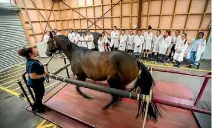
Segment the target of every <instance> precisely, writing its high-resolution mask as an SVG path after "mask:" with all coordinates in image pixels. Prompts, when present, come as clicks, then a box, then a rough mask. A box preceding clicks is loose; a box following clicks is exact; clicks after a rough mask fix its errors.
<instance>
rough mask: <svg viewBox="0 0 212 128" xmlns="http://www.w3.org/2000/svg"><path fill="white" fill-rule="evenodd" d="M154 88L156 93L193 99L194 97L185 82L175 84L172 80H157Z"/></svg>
mask: <svg viewBox="0 0 212 128" xmlns="http://www.w3.org/2000/svg"><path fill="white" fill-rule="evenodd" d="M155 83H156V84H155V86H154V88H153V93H154V94H155V95H165V96H172V97H176V98H183V99H188V100H191V99H193V98H194V95H193V94H192V92H191V90H190V89H189V88H188V87H187V86H186V85H183V84H175V83H170V82H163V81H156V82H155Z"/></svg>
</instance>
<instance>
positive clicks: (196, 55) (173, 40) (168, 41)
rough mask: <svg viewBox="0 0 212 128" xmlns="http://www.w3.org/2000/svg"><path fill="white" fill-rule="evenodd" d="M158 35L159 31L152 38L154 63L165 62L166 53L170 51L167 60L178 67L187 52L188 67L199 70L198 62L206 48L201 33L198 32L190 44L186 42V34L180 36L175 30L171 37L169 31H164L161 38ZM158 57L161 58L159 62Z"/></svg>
mask: <svg viewBox="0 0 212 128" xmlns="http://www.w3.org/2000/svg"><path fill="white" fill-rule="evenodd" d="M160 33H161V31H160V30H157V32H156V36H154V37H153V50H152V57H153V59H155V58H156V59H155V60H156V61H161V62H165V61H166V53H168V50H169V49H171V51H170V53H169V55H168V60H172V61H173V62H175V64H174V66H176V67H180V66H181V64H182V62H183V60H184V55H185V52H186V50H188V53H187V57H186V58H187V59H188V60H190V61H191V64H190V66H189V67H194V68H199V66H200V63H198V62H199V61H200V58H201V56H202V54H203V53H204V51H205V47H206V40H205V39H204V33H203V32H199V33H198V34H197V37H196V38H194V39H193V40H192V41H191V42H188V40H187V33H182V34H180V31H179V30H176V31H175V36H172V37H171V36H170V31H169V30H166V31H165V33H164V36H163V37H162V36H161V35H160ZM155 54H156V55H155ZM155 56H156V57H155ZM159 56H161V60H159Z"/></svg>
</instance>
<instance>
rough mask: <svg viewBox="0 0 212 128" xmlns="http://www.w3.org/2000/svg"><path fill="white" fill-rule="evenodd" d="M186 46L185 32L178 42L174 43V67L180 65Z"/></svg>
mask: <svg viewBox="0 0 212 128" xmlns="http://www.w3.org/2000/svg"><path fill="white" fill-rule="evenodd" d="M187 47H188V41H187V34H186V33H183V34H182V36H181V39H180V40H179V42H177V43H176V45H175V53H174V57H173V59H174V60H175V62H176V63H175V64H174V66H175V67H180V65H181V62H182V61H183V57H184V53H185V51H186V49H187Z"/></svg>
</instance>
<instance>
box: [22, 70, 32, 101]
mask: <svg viewBox="0 0 212 128" xmlns="http://www.w3.org/2000/svg"><path fill="white" fill-rule="evenodd" d="M26 74H27V72H24V73H23V74H22V78H23V80H24V83H25V84H26V85H27V80H26V77H25V75H26ZM26 87H27V89H28V91H29V94H30V95H31V97H32V100H33V101H34V102H35V96H34V95H33V93H32V90H31V89H30V88H29V87H28V86H26Z"/></svg>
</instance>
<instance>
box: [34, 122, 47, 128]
mask: <svg viewBox="0 0 212 128" xmlns="http://www.w3.org/2000/svg"><path fill="white" fill-rule="evenodd" d="M45 122H46V120H43V121H41V123H40V124H39V125H38V126H37V127H36V128H40V126H41V125H43V124H44V123H45Z"/></svg>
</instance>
